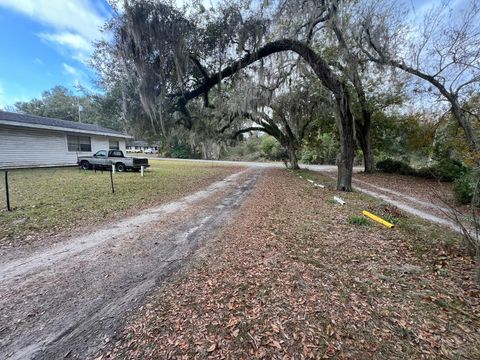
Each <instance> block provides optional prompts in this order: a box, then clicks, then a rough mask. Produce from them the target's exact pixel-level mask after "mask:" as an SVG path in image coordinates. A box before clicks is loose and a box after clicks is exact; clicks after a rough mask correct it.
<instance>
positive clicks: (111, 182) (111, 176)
mask: <svg viewBox="0 0 480 360" xmlns="http://www.w3.org/2000/svg"><path fill="white" fill-rule="evenodd" d="M110 184H111V185H112V194H115V188H114V187H113V170H110Z"/></svg>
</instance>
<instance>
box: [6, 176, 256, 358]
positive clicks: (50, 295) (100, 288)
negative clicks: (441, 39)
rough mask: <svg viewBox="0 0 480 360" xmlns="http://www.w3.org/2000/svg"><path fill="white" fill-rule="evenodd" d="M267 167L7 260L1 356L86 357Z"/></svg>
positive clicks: (197, 246)
mask: <svg viewBox="0 0 480 360" xmlns="http://www.w3.org/2000/svg"><path fill="white" fill-rule="evenodd" d="M261 173H262V170H261V169H259V168H254V169H248V170H243V171H241V172H239V173H236V174H233V175H231V176H229V177H227V178H225V179H224V180H222V181H219V182H216V183H214V184H212V185H210V186H209V187H208V188H206V189H205V190H202V191H198V192H196V193H193V194H191V195H189V196H187V197H185V198H183V199H181V200H179V201H175V202H171V203H168V204H165V205H162V206H158V207H155V208H151V209H147V210H145V211H142V212H141V213H139V214H138V215H136V216H133V217H128V218H125V219H123V220H121V221H118V222H115V223H112V224H109V225H108V226H105V227H102V228H100V229H98V230H96V231H93V232H91V233H88V234H84V235H80V236H78V237H74V238H72V239H70V240H67V241H65V242H60V243H58V244H56V245H53V246H47V247H45V248H43V249H39V250H38V249H37V250H35V252H34V253H30V254H24V255H22V256H21V257H20V258H16V259H10V258H8V257H7V256H4V257H3V258H0V294H1V297H0V359H63V358H67V359H69V358H85V357H88V356H92V355H93V354H95V353H96V352H98V351H99V350H100V349H101V348H102V347H103V346H104V344H106V343H108V342H110V341H114V340H115V334H116V332H117V330H118V329H121V327H122V325H123V323H124V321H125V320H126V318H127V317H128V313H129V310H133V309H137V308H138V307H140V306H141V305H143V303H144V300H145V298H146V297H147V296H148V295H149V294H150V293H151V292H152V290H153V289H154V288H155V287H156V286H158V285H159V284H161V283H162V282H164V281H166V280H167V279H168V277H169V276H170V275H171V274H172V273H173V272H175V271H176V270H178V269H180V268H184V267H187V266H188V264H189V261H191V260H192V259H193V258H194V257H195V256H197V255H198V254H199V253H200V252H201V249H202V245H203V244H205V242H206V241H208V240H209V239H210V238H212V237H214V236H215V234H216V232H217V231H219V230H220V229H221V228H222V226H224V224H225V223H226V222H227V220H228V219H229V218H230V217H231V216H232V215H233V213H234V212H235V211H236V209H237V208H238V207H239V206H240V205H241V204H242V202H243V201H244V200H245V199H246V198H247V197H248V195H249V194H250V191H251V189H252V188H253V186H254V184H255V182H256V180H257V178H258V177H259V176H260V175H261Z"/></svg>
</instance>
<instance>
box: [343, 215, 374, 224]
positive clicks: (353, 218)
mask: <svg viewBox="0 0 480 360" xmlns="http://www.w3.org/2000/svg"><path fill="white" fill-rule="evenodd" d="M348 223H349V224H352V225H359V226H370V221H368V219H367V218H364V217H362V216H356V215H352V216H350V217H349V218H348Z"/></svg>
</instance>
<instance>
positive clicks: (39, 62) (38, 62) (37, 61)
mask: <svg viewBox="0 0 480 360" xmlns="http://www.w3.org/2000/svg"><path fill="white" fill-rule="evenodd" d="M33 62H34V63H35V64H38V65H42V64H43V61H42V59H40V58H38V57H37V58H35V59H34V60H33Z"/></svg>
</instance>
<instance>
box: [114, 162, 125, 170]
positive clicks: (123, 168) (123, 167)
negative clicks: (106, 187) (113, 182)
mask: <svg viewBox="0 0 480 360" xmlns="http://www.w3.org/2000/svg"><path fill="white" fill-rule="evenodd" d="M115 168H116V169H117V171H118V172H124V171H125V170H127V167H126V166H125V164H124V163H116V164H115Z"/></svg>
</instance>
